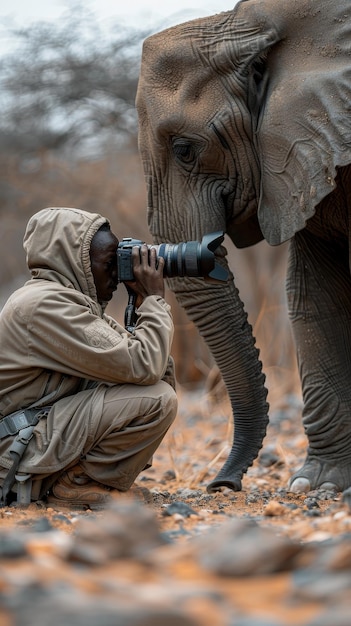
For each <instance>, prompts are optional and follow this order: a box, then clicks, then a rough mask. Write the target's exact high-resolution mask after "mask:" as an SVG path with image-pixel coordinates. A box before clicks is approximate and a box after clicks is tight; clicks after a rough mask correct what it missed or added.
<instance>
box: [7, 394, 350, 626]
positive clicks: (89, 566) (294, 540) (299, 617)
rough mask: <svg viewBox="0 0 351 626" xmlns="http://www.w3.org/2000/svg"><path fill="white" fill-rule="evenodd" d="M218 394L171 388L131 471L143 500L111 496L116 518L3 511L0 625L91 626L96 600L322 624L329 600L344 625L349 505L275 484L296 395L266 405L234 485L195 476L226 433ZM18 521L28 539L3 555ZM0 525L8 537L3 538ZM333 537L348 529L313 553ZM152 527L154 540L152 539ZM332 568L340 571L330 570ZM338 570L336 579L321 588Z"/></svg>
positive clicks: (148, 609) (125, 621)
mask: <svg viewBox="0 0 351 626" xmlns="http://www.w3.org/2000/svg"><path fill="white" fill-rule="evenodd" d="M222 392H223V390H221V388H219V390H218V389H217V392H216V393H214V394H213V393H212V392H211V393H207V392H206V391H204V390H202V391H192V392H184V391H181V392H180V393H179V400H180V406H179V415H178V418H177V421H176V423H175V424H174V426H173V428H172V430H171V431H170V432H169V434H168V435H167V437H166V438H165V440H164V442H163V444H162V445H161V447H160V448H159V450H158V452H157V454H155V458H154V463H153V466H152V468H150V469H149V470H147V471H145V472H144V473H143V474H142V475H141V476H140V478H139V480H138V481H137V484H138V485H139V486H140V487H143V488H145V494H146V503H141V504H139V503H136V504H137V507H138V508H137V509H136V510H135V511H134V510H133V509H131V510H130V511H129V512H127V513H126V514H124V513H123V512H122V514H121V512H118V510H117V509H118V502H117V501H116V506H117V509H116V512H115V513H114V515H115V517H111V516H112V512H111V511H110V512H108V511H107V512H92V511H89V510H87V511H70V510H67V509H63V508H62V509H60V510H57V509H55V510H54V509H52V508H45V507H42V506H38V505H36V504H32V505H31V506H30V507H29V508H27V509H23V510H21V509H16V508H14V507H8V508H4V509H2V510H1V511H0V519H1V525H0V533H2V534H0V552H1V549H2V554H1V556H2V559H1V560H0V621H1V624H4V626H12V624H16V626H27V624H28V626H30V625H31V624H32V623H34V622H33V621H31V620H33V619H34V618H35V622H36V626H46V625H47V624H48V623H50V624H51V626H56V623H57V624H59V623H65V624H67V626H80V624H83V623H84V625H85V626H93V625H95V624H97V623H100V620H99V619H98V618H97V617H96V614H95V611H98V612H99V615H101V611H102V615H104V616H105V617H104V618H103V619H102V621H101V624H103V625H104V626H110V624H111V626H288V625H290V624H291V625H292V626H298V625H300V624H301V626H317V624H318V626H327V625H328V626H330V623H331V622H330V619H331V618H330V615H331V614H330V610H332V611H334V613H333V614H334V615H336V616H337V617H335V619H334V621H333V623H334V626H349V621H348V620H349V615H350V612H349V611H350V609H351V604H350V602H351V600H349V599H348V598H349V589H350V587H351V552H350V548H349V547H348V546H349V537H350V536H351V535H350V533H351V510H350V508H349V506H348V503H346V502H343V500H342V496H341V494H335V493H331V492H322V491H320V490H319V491H316V492H311V493H309V494H301V495H293V494H291V493H289V492H288V491H287V489H286V487H287V482H288V478H289V476H290V475H291V474H292V472H293V471H294V470H295V469H296V468H298V467H299V466H300V465H301V463H302V462H303V458H304V454H305V450H306V439H305V436H304V433H303V429H302V424H301V400H300V398H299V396H298V395H288V396H285V397H282V398H281V401H280V402H278V403H275V404H274V406H273V408H272V411H271V417H270V425H269V428H268V433H267V437H266V439H265V442H264V447H263V449H262V451H261V453H260V455H259V457H258V459H257V460H256V461H255V463H254V465H253V466H252V467H251V468H250V469H249V471H248V473H247V475H246V476H245V477H244V479H243V490H242V491H241V492H236V493H234V492H232V491H230V490H224V491H222V492H218V493H215V494H208V493H207V491H206V485H207V484H208V483H209V482H210V480H211V479H212V478H213V476H214V475H215V474H216V473H217V471H218V470H219V469H220V467H221V465H222V464H223V462H224V460H225V458H226V455H227V453H228V451H229V449H230V446H231V440H232V423H231V418H230V410H229V404H228V402H227V401H226V400H225V399H224V400H223V399H222V400H220V397H221V395H222ZM123 502H124V501H122V508H123ZM133 504H134V503H133ZM139 507H140V508H139ZM121 515H122V517H121ZM123 515H127V517H123ZM128 516H129V517H128ZM143 516H146V517H145V521H144V520H143ZM148 516H149V517H148ZM126 520H127V521H126ZM241 523H242V524H243V526H240V524H241ZM251 523H252V526H251V525H250V524H251ZM228 524H229V527H228ZM230 524H234V526H233V527H230ZM238 524H239V526H235V525H238ZM128 525H130V529H129V531H130V533H131V536H133V532H134V539H132V540H131V539H130V537H129V536H128V534H126V533H128V528H126V526H128ZM121 526H123V529H122V530H121ZM118 528H119V530H117V529H118ZM133 528H134V530H133ZM228 528H229V529H228ZM112 529H113V530H112ZM18 531H20V535H21V537H22V540H23V545H24V546H25V548H23V549H22V552H21V551H20V552H21V553H20V554H19V555H16V554H15V555H14V554H13V553H12V552H11V545H12V544H13V537H14V536H15V535H14V534H13V533H16V532H17V533H18ZM211 532H213V533H214V535H209V534H208V533H211ZM266 532H268V535H266V534H265V533H266ZM9 533H10V534H9ZM121 533H122V535H123V539H122V544H125V545H126V544H128V545H129V544H130V543H132V544H133V546H134V547H133V549H131V548H128V549H126V548H122V553H121V547H120V546H119V548H118V549H116V547H113V546H115V544H113V541H115V542H116V541H117V539H116V536H117V535H118V534H119V540H121ZM228 533H229V535H228ZM250 533H251V534H250ZM255 533H259V534H255ZM6 537H7V539H6ZM9 537H12V544H11V541H10V543H8V542H7V543H6V541H7V540H9ZM207 537H212V538H211V539H206V538H207ZM228 537H229V539H228ZM342 537H343V538H345V537H346V538H347V537H348V539H347V541H346V540H345V539H344V540H343V543H342V544H341V547H340V545H339V544H337V545H338V550H339V551H338V552H337V556H335V552H334V553H333V556H332V557H326V556H325V553H324V552H323V554H322V556H321V553H320V552H319V547H321V549H322V548H324V547H326V548H327V547H328V546H329V548H330V549H331V547H332V546H333V541H336V542H338V540H339V539H340V538H342ZM161 538H162V541H161V544H162V543H163V541H165V545H158V544H159V542H160V540H161ZM140 541H141V542H143V541H144V542H145V541H146V542H149V544H150V542H151V544H152V549H151V551H150V550H149V551H148V556H147V558H146V559H145V555H144V553H143V554H142V553H141V552H140V553H138V552H135V550H136V548H135V545H139V542H140ZM272 541H273V543H271V542H272ZM153 542H155V544H157V545H155V546H153ZM199 542H200V543H199ZM201 542H202V543H201ZM221 542H222V543H221ZM275 542H277V544H276V543H275ZM265 543H267V546H266V547H265ZM149 544H148V547H150V546H149ZM8 545H10V547H6V546H8ZM241 545H242V549H241V547H240V546H241ZM110 546H112V547H110ZM201 546H202V547H201ZM223 546H224V548H223ZM316 546H317V548H316ZM144 548H145V546H144ZM326 548H325V549H326ZM124 549H126V552H123V550H124ZM223 549H224V553H226V551H227V550H228V555H229V553H230V551H231V550H234V556H233V555H231V556H230V558H229V556H228V558H229V560H230V571H229V572H228V571H224V572H223V567H224V569H225V567H226V566H223V564H222V565H221V564H219V562H220V559H221V558H222V557H220V554H221V553H222V552H223ZM265 549H266V554H263V553H262V550H265ZM333 549H334V550H335V548H333ZM128 550H129V552H128ZM206 550H207V552H208V554H207V564H206ZM252 550H253V554H252V553H251V551H252ZM15 553H16V550H15ZM68 553H70V557H68ZM72 554H73V556H72ZM204 555H205V556H204ZM292 555H293V556H292ZM4 557H5V560H4ZM252 559H253V561H252ZM275 559H278V562H277V563H276V564H274V563H275ZM292 559H293V560H294V559H295V560H294V562H292ZM296 559H297V560H296ZM265 561H267V563H268V562H269V567H267V566H266V565H265ZM326 561H328V563H329V565H328V566H326V565H325V563H326ZM77 562H78V566H77ZM249 562H250V563H252V565H250V566H249V565H248V563H249ZM330 562H333V565H332V566H330ZM336 562H337V565H335V563H336ZM1 563H2V564H1ZM209 563H210V565H209ZM321 563H322V565H321ZM77 567H78V569H77ZM28 568H29V569H28ZM233 568H234V569H233ZM235 568H237V569H235ZM250 568H251V569H250ZM306 568H307V569H306ZM330 568H331V569H332V570H335V569H336V570H337V572H338V573H337V577H336V578H335V571H332V572H330V571H329V569H330ZM345 568H346V569H345ZM340 570H341V571H342V577H341V578H340V576H341V574H340ZM306 571H307V572H309V574H308V575H306ZM311 572H312V573H311ZM306 576H307V578H306ZM311 576H312V582H311ZM313 576H314V578H313ZM345 577H346V578H345ZM18 580H19V581H20V582H18ZM306 580H307V583H306ZM336 580H337V581H338V583H337V584H338V585H339V587H337V590H336V591H333V596H332V597H331V595H330V589H334V587H335V584H336V582H335V581H336ZM301 581H302V582H301ZM316 581H317V582H316ZM345 581H346V582H345ZM67 585H68V586H67ZM111 585H112V586H111ZM345 585H346V587H345ZM34 588H35V589H36V590H37V593H38V594H39V596H38V597H39V604H40V607H41V608H40V610H39V612H38V599H37V600H35V597H36V596H35V597H34V596H33V593H32V591H31V593H30V595H28V594H27V595H26V593H27V592H28V589H31V590H33V589H34ZM68 588H69V592H70V593H69V594H68ZM345 588H346V589H347V596H345V593H346V592H345ZM23 589H25V590H26V593H24V592H23ZM62 589H64V590H65V595H64V598H63V599H62V598H61V596H60V594H62V593H63V591H62ZM72 589H74V598H75V599H74V600H73V599H72V595H71V592H72ZM111 594H112V596H111ZM335 594H336V595H335ZM340 594H341V595H340ZM342 594H344V595H342ZM345 597H346V599H345ZM8 598H11V600H10V601H9V599H8ZM121 598H123V600H122V599H121ZM335 598H336V601H335ZM101 601H103V603H104V604H103V606H104V608H103V610H102V608H101V606H102V605H101ZM72 603H73V604H72ZM345 603H346V604H345ZM34 605H35V611H34ZM73 605H74V606H73ZM1 607H3V608H1ZM336 609H338V611H337V613H335V611H336ZM109 611H110V613H109ZM53 614H54V615H56V617H53ZM50 615H51V617H49V616H50ZM94 615H95V617H94ZM109 616H110V617H109ZM56 618H57V619H56ZM55 620H56V621H55ZM328 620H329V621H328ZM338 620H339V621H338Z"/></svg>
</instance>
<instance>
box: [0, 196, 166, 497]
mask: <svg viewBox="0 0 351 626" xmlns="http://www.w3.org/2000/svg"><path fill="white" fill-rule="evenodd" d="M117 247H118V239H117V238H116V237H115V235H113V233H112V232H111V230H110V227H109V223H108V221H107V220H106V219H105V218H103V217H102V216H100V215H98V214H93V213H87V212H85V211H81V210H79V209H71V208H49V209H43V210H42V211H39V212H38V213H36V214H35V215H34V216H33V217H32V218H31V219H30V220H29V223H28V225H27V229H26V233H25V236H24V249H25V252H26V255H27V264H28V268H29V270H30V272H31V279H30V280H29V281H27V282H26V283H25V284H24V286H23V287H21V288H20V289H18V290H17V291H16V292H14V293H13V294H12V296H11V297H10V298H9V300H8V301H7V303H6V305H5V306H4V309H3V310H2V312H1V315H0V350H1V362H0V486H1V487H2V504H3V505H4V504H8V503H9V502H11V500H13V499H15V497H16V490H17V491H19V490H20V488H21V487H20V485H21V481H23V480H24V479H25V478H26V474H27V475H29V477H30V481H31V491H30V497H31V499H32V500H37V499H40V498H43V497H46V499H47V502H48V503H49V504H50V505H52V504H55V503H58V504H60V505H63V506H64V505H66V506H71V507H74V506H87V507H90V508H98V507H103V506H104V505H106V504H107V503H108V502H109V500H110V499H111V496H113V495H114V494H116V493H118V492H125V491H128V490H130V488H131V487H132V485H133V483H134V481H135V479H136V477H137V476H138V474H139V473H140V472H141V471H142V470H143V469H145V468H146V467H147V466H148V464H149V462H150V459H151V457H152V455H153V453H154V452H155V450H156V449H157V447H158V446H159V444H160V443H161V441H162V439H163V437H164V435H165V434H166V432H167V430H168V428H169V427H170V425H171V424H172V421H173V420H174V418H175V415H176V410H177V400H176V394H175V391H174V389H173V388H172V387H174V377H173V368H172V359H171V358H170V348H171V342H172V337H173V323H172V318H171V313H170V307H169V305H168V304H167V303H166V302H165V300H164V280H163V265H164V261H163V259H162V258H159V259H158V258H157V256H156V252H155V250H150V252H149V250H148V247H147V246H146V245H143V246H141V247H140V250H139V249H138V248H133V252H132V259H133V273H134V280H133V281H131V282H128V283H127V285H128V287H129V288H131V289H132V290H133V291H134V292H135V294H136V307H137V316H138V321H137V324H136V328H135V332H134V333H133V334H131V333H129V332H128V331H127V330H126V329H125V328H124V327H123V326H121V325H120V324H119V323H117V322H116V321H115V320H114V319H112V318H111V317H109V316H107V315H106V314H105V312H104V311H105V307H106V304H107V302H108V301H109V300H111V298H112V295H113V292H114V291H115V290H116V289H117V282H118V281H117V276H118V273H117V255H116V251H117ZM164 378H165V379H166V380H167V381H168V382H165V380H162V379H164ZM169 382H170V383H171V384H169ZM115 490H117V491H115Z"/></svg>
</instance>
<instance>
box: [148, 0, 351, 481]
mask: <svg viewBox="0 0 351 626" xmlns="http://www.w3.org/2000/svg"><path fill="white" fill-rule="evenodd" d="M136 104H137V110H138V116H139V148H140V154H141V158H142V162H143V167H144V172H145V178H146V184H147V190H148V221H149V227H150V231H151V233H152V235H153V237H154V240H155V241H156V242H161V241H165V242H173V243H177V242H179V241H188V240H201V238H202V236H203V235H204V234H206V233H209V232H214V231H218V230H223V231H224V232H226V233H227V235H228V236H229V237H230V238H231V239H232V241H233V242H234V244H235V245H236V246H237V247H239V248H243V247H246V246H250V245H254V244H255V243H257V242H258V241H260V240H261V239H263V238H265V239H266V240H267V241H268V242H269V243H270V244H271V245H274V246H276V245H279V244H281V243H283V242H284V241H287V240H289V242H290V243H289V247H290V251H289V263H288V276H287V295H288V307H289V316H290V319H291V323H292V329H293V334H294V340H295V343H296V350H297V359H298V366H299V373H300V377H301V384H302V393H303V400H304V408H303V424H304V428H305V432H306V435H307V438H308V450H307V456H306V460H305V463H304V465H303V467H302V468H301V469H300V470H298V471H297V472H296V473H295V474H294V475H293V476H292V477H291V479H290V486H289V488H290V489H291V490H292V491H309V490H311V489H316V488H318V487H323V488H336V489H337V490H339V491H342V490H344V489H346V488H348V487H350V485H351V384H350V383H351V279H350V243H349V242H350V232H351V230H350V216H351V166H350V163H351V3H350V0H333V1H331V0H289V1H285V0H280V1H279V0H242V1H241V2H239V3H238V4H237V5H236V6H235V7H234V9H233V10H231V11H226V12H223V13H219V14H217V15H213V16H210V17H206V18H201V19H197V20H191V21H189V22H186V23H184V24H180V25H178V26H174V27H172V28H169V29H167V30H164V31H162V32H160V33H156V34H155V35H152V36H151V37H148V38H147V39H146V40H145V42H144V45H143V54H142V64H141V72H140V79H139V86H138V93H137V100H136ZM218 262H219V263H221V264H223V266H225V267H227V260H226V250H225V248H224V247H222V246H221V247H220V248H219V250H218ZM170 283H171V288H172V289H173V290H174V292H175V294H176V296H177V298H178V300H179V301H180V303H181V305H182V306H184V308H185V310H186V311H187V313H188V315H189V317H190V318H191V319H192V320H193V321H194V322H195V324H196V325H197V327H198V328H199V331H200V333H201V334H202V336H203V337H204V338H205V341H206V342H207V344H208V346H209V348H210V350H211V352H212V354H213V356H214V358H215V360H216V362H217V364H218V366H219V368H220V370H221V373H222V376H223V379H224V382H225V384H226V387H227V390H228V393H229V396H230V399H231V403H232V409H233V415H234V440H233V445H232V450H231V453H230V454H229V457H228V459H227V461H226V462H225V464H224V466H223V467H222V469H220V471H219V473H218V475H217V476H216V478H215V479H214V480H213V481H212V482H211V483H210V484H209V485H208V487H207V488H208V490H209V491H213V490H218V489H220V488H222V487H225V486H226V487H229V488H231V489H233V490H240V489H241V488H242V482H241V481H242V477H243V474H244V473H245V472H246V470H247V468H248V467H249V466H250V465H251V464H252V462H253V461H254V459H255V458H256V457H257V455H258V452H259V450H260V448H261V446H262V442H263V438H264V436H265V432H266V427H267V422H268V404H267V390H266V388H265V377H264V374H263V372H262V365H261V362H260V359H259V352H258V350H257V348H256V346H255V339H254V337H253V336H252V328H251V327H250V325H249V323H248V320H247V315H246V313H245V310H244V308H243V304H242V302H241V300H240V297H239V294H238V291H237V289H236V287H235V282H234V277H233V275H232V273H230V279H229V280H228V282H226V283H223V284H209V283H207V282H206V281H204V280H203V279H200V278H195V279H190V278H187V279H180V278H172V279H171V280H170ZM252 288H253V289H254V288H255V286H254V285H253V286H252Z"/></svg>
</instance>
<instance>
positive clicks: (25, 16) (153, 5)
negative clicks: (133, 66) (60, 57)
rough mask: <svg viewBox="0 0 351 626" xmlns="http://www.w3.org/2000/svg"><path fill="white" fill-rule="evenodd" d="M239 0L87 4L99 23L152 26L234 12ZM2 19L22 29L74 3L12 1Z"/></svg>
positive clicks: (96, 0) (90, 0) (98, 0)
mask: <svg viewBox="0 0 351 626" xmlns="http://www.w3.org/2000/svg"><path fill="white" fill-rule="evenodd" d="M234 4H235V0H233V1H232V2H231V1H230V0H202V1H200V0H85V2H84V5H85V6H87V7H89V8H91V9H92V10H93V11H94V13H95V14H96V15H97V17H98V19H99V20H109V19H111V18H113V19H114V18H121V19H123V20H124V21H125V22H126V23H130V24H135V25H137V24H138V23H140V24H145V21H147V22H148V24H150V25H152V22H155V23H157V22H159V21H160V20H165V19H166V20H168V19H169V20H171V21H172V20H177V19H179V18H180V19H181V20H182V19H183V17H182V16H185V19H188V17H189V19H192V18H194V17H202V16H204V15H211V14H212V13H218V12H220V11H228V10H230V9H232V8H233V6H234ZM0 5H1V6H0V19H1V20H2V21H3V18H5V19H6V20H7V19H11V20H14V21H15V22H16V24H18V25H23V24H28V23H29V22H30V21H32V20H35V21H36V20H51V19H54V20H55V19H57V18H59V17H60V15H61V14H62V13H63V12H64V11H65V10H66V8H67V7H69V6H71V2H70V0H10V2H2V3H0Z"/></svg>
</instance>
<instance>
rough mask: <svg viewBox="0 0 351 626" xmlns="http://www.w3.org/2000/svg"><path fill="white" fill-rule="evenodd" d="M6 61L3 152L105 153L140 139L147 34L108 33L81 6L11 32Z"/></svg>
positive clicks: (1, 81) (0, 132)
mask: <svg viewBox="0 0 351 626" xmlns="http://www.w3.org/2000/svg"><path fill="white" fill-rule="evenodd" d="M11 34H12V36H13V37H14V38H15V39H16V40H17V41H18V46H17V47H16V49H15V51H14V52H12V53H10V54H9V55H7V56H5V57H4V58H2V59H1V61H0V85H1V93H2V96H1V108H2V115H1V117H0V143H1V146H2V148H1V151H4V150H6V151H11V152H13V151H16V152H18V151H21V152H22V153H28V152H37V151H38V150H40V151H41V150H47V149H49V150H61V151H62V150H63V149H66V150H69V151H72V150H73V151H74V152H75V153H80V155H82V152H83V151H88V152H95V153H96V151H98V152H99V151H100V153H101V147H102V146H103V145H104V144H106V143H108V144H111V142H112V143H115V144H116V145H118V144H119V143H121V142H122V143H123V141H126V140H130V139H131V138H133V139H134V141H135V137H136V134H137V120H136V113H135V108H134V100H135V93H136V87H137V80H138V73H139V59H140V48H141V42H142V40H143V39H144V38H145V37H146V36H147V34H148V32H145V31H143V32H142V31H140V30H130V29H129V30H126V29H125V28H123V27H120V26H118V25H115V26H114V27H111V28H110V30H109V33H108V35H107V33H106V32H104V31H103V30H102V28H101V26H99V23H98V21H97V19H96V18H95V16H94V14H93V13H90V12H88V11H87V9H86V8H85V7H83V5H81V4H76V5H75V6H74V10H73V11H72V10H70V12H67V13H66V14H65V17H64V18H63V19H62V20H61V21H60V22H55V23H51V22H50V23H48V22H37V23H34V24H32V25H30V26H28V27H27V28H22V29H16V28H14V29H12V33H11Z"/></svg>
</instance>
